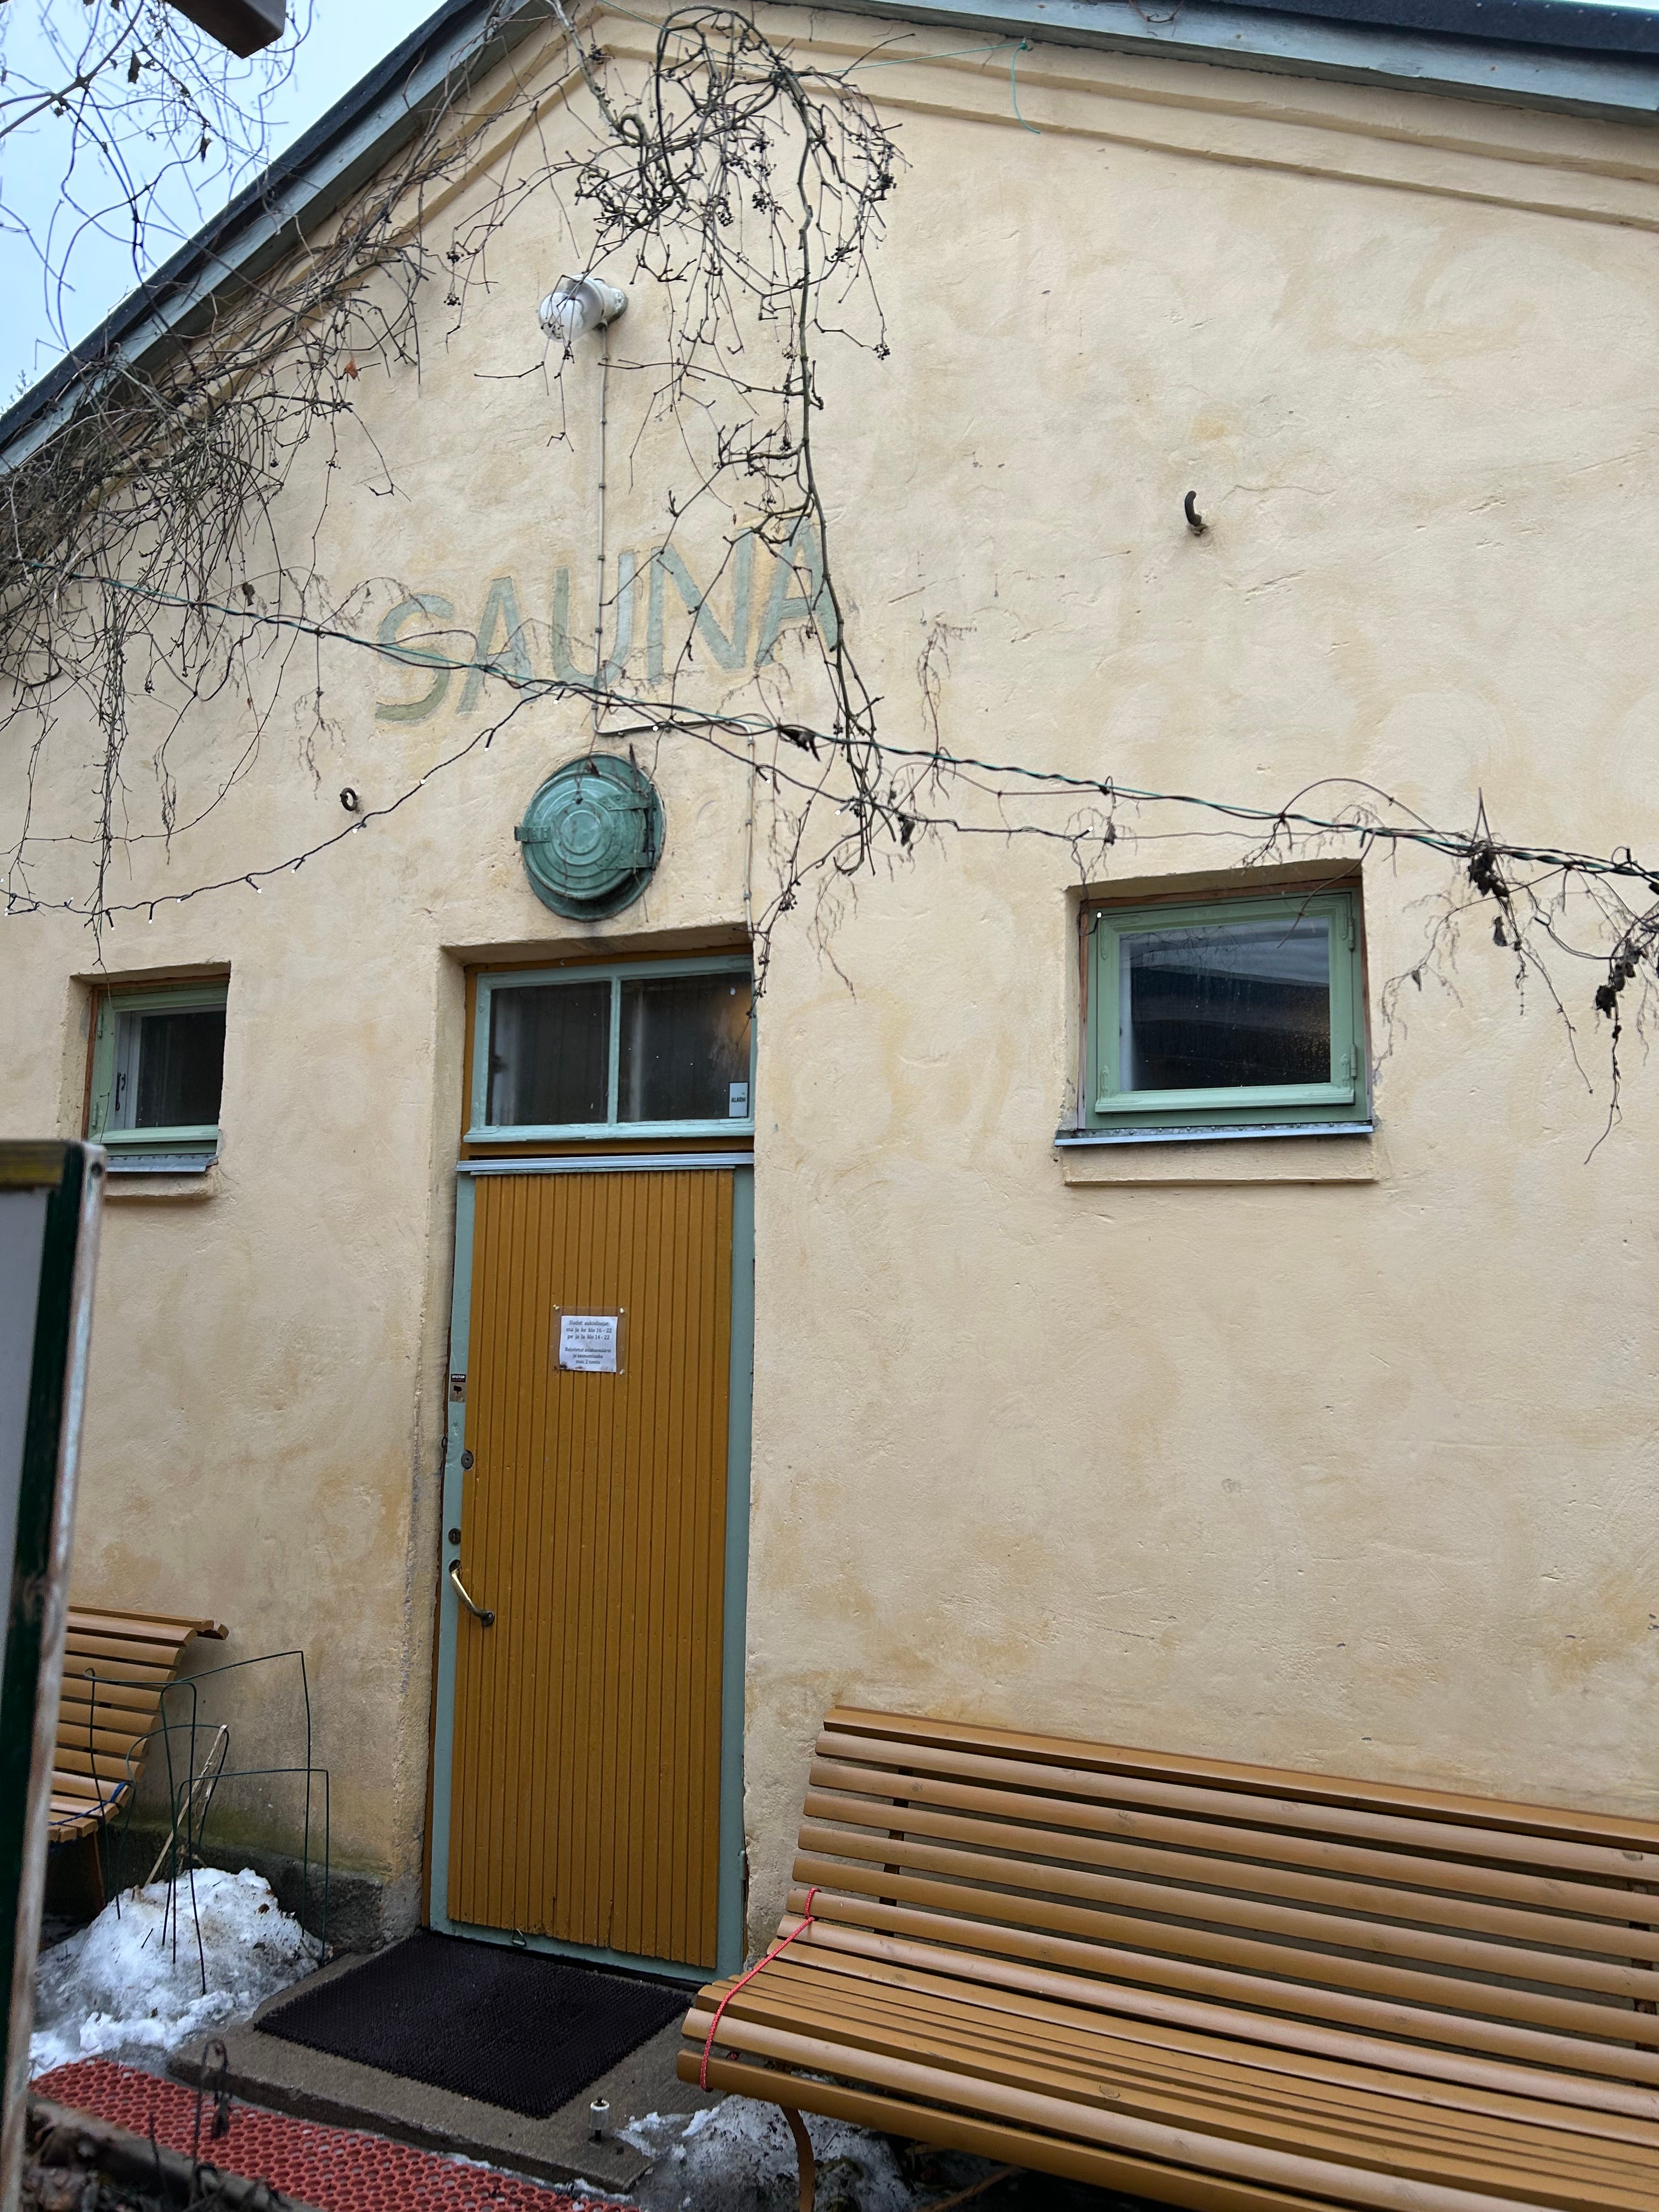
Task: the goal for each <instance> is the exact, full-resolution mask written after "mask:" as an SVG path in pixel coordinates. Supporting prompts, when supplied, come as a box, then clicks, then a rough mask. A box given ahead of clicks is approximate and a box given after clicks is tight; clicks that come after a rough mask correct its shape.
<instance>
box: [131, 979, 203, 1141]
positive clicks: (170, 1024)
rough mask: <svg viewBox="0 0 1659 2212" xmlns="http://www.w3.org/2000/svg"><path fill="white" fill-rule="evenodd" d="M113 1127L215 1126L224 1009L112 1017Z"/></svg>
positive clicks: (198, 1127) (196, 1127) (198, 1007)
mask: <svg viewBox="0 0 1659 2212" xmlns="http://www.w3.org/2000/svg"><path fill="white" fill-rule="evenodd" d="M116 1023H117V1026H116V1044H115V1084H114V1091H113V1095H112V1099H111V1103H110V1115H109V1124H108V1126H109V1127H111V1128H113V1129H202V1128H213V1127H216V1126H217V1124H218V1120H219V1094H220V1091H221V1089H222V1085H223V1082H224V1069H225V1010H224V1008H223V1007H222V1006H197V1007H189V1008H181V1009H179V1011H177V1012H158V1013H131V1014H120V1015H118V1016H117V1018H116Z"/></svg>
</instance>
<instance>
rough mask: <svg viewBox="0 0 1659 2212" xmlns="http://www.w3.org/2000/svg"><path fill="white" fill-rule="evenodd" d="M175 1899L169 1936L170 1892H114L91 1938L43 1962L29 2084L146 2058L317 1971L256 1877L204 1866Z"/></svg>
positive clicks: (158, 1888) (160, 1887)
mask: <svg viewBox="0 0 1659 2212" xmlns="http://www.w3.org/2000/svg"><path fill="white" fill-rule="evenodd" d="M192 1880H193V1883H194V1887H195V1893H196V1898H195V1912H194V1914H193V1915H192V1913H191V1881H192ZM177 1891H178V1915H177V1925H176V1929H175V1925H174V1919H173V1910H172V1897H173V1891H172V1888H171V1887H169V1885H168V1884H167V1883H166V1882H164V1881H157V1882H152V1883H150V1884H149V1887H147V1888H144V1889H129V1890H127V1891H125V1892H124V1893H123V1894H122V1895H121V1897H120V1898H118V1899H116V1900H115V1901H114V1902H112V1903H111V1904H109V1905H106V1906H105V1907H104V1909H103V1911H101V1912H100V1914H99V1916H98V1917H97V1918H96V1920H94V1922H93V1923H92V1925H91V1927H90V1928H83V1929H81V1930H80V1932H79V1933H78V1934H76V1935H74V1936H70V1938H69V1940H68V1942H64V1943H58V1944H56V1945H54V1947H53V1948H52V1949H51V1950H50V1951H48V1952H46V1954H45V1955H44V1956H43V1957H42V1959H41V1960H40V1969H39V1972H38V1973H37V1975H36V1978H35V1997H34V2025H35V2032H34V2034H33V2037H32V2038H31V2039H30V2042H29V2073H30V2075H31V2076H33V2075H39V2074H46V2073H49V2072H50V2071H51V2069H52V2068H53V2067H54V2066H65V2065H68V2064H70V2063H71V2062H72V2061H73V2060H75V2059H77V2058H91V2057H100V2056H107V2057H120V2056H126V2057H144V2056H148V2057H150V2058H152V2059H154V2058H155V2057H157V2056H159V2055H160V2054H161V2053H163V2052H166V2051H172V2050H174V2049H176V2048H177V2047H178V2045H180V2044H184V2043H190V2042H193V2041H195V2040H196V2039H198V2038H200V2037H204V2036H207V2035H210V2034H211V2033H214V2032H215V2031H216V2029H219V2028H222V2027H227V2026H228V2025H229V2024H230V2023H231V2022H232V2021H239V2020H246V2017H247V2016H248V2015H249V2014H250V2013H251V2012H252V2010H253V2009H254V2008H255V2006H256V2005H258V2004H261V2003H263V2002H264V1999H265V1998H266V1997H269V1996H275V1995H276V1992H277V1990H283V1989H286V1988H287V1987H288V1985H289V1983H290V1982H292V1981H295V1980H297V1978H299V1976H300V1975H301V1974H303V1973H306V1972H308V1971H309V1970H310V1968H311V1967H312V1966H313V1964H314V1963H315V1961H314V1960H313V1957H312V1954H311V1953H310V1951H309V1949H308V1948H307V1936H306V1934H305V1931H304V1930H303V1929H301V1926H300V1924H299V1923H298V1921H296V1920H291V1919H290V1918H289V1916H288V1914H287V1913H285V1912H284V1911H283V1910H282V1909H281V1907H280V1906H279V1905H277V1902H276V1898H275V1897H274V1896H273V1895H272V1893H271V1889H270V1883H269V1882H267V1881H265V1880H264V1876H263V1875H257V1874H254V1873H253V1872H252V1870H251V1869H246V1868H245V1869H243V1871H242V1872H241V1873H240V1874H224V1873H222V1872H221V1871H220V1870H219V1869H217V1868H216V1867H208V1868H202V1869H197V1873H196V1874H195V1875H194V1876H193V1877H192V1878H191V1879H185V1878H184V1877H181V1878H180V1879H179V1882H178V1884H177ZM198 1923H199V1925H200V1928H201V1937H202V1942H201V1950H200V1952H199V1953H198V1952H197V1945H196V1931H197V1924H198ZM175 1936H176V1941H175ZM204 1961H205V1964H206V1969H207V1990H206V1994H205V1995H204V1993H203V1989H202V1969H203V1964H204Z"/></svg>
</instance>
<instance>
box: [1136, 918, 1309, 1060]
mask: <svg viewBox="0 0 1659 2212" xmlns="http://www.w3.org/2000/svg"><path fill="white" fill-rule="evenodd" d="M1330 947H1331V917H1330V916H1329V915H1328V914H1317V915H1278V916H1275V917H1274V918H1273V919H1271V920H1269V919H1267V918H1266V917H1261V918H1258V919H1255V920H1245V919H1243V918H1241V919H1240V920H1239V921H1206V922H1196V923H1193V924H1190V925H1188V926H1184V927H1172V928H1169V929H1136V930H1132V931H1126V932H1125V933H1124V934H1123V935H1122V936H1121V938H1120V939H1119V940H1118V958H1119V962H1120V967H1119V971H1118V976H1119V1002H1118V1003H1119V1017H1118V1018H1119V1028H1118V1082H1119V1087H1120V1088H1121V1090H1124V1091H1220V1090H1229V1089H1236V1088H1239V1087H1241V1086H1243V1085H1255V1084H1267V1083H1273V1084H1284V1083H1328V1082H1329V1081H1330V1080H1331V986H1330V975H1331V968H1330V961H1331V950H1330Z"/></svg>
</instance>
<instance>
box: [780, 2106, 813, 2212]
mask: <svg viewBox="0 0 1659 2212" xmlns="http://www.w3.org/2000/svg"><path fill="white" fill-rule="evenodd" d="M783 2117H784V2118H785V2119H786V2120H787V2121H788V2123H789V2132H790V2134H791V2135H792V2136H793V2137H794V2138H795V2163H796V2165H797V2166H799V2169H800V2212H812V2200H813V2198H814V2197H815V2196H816V2195H817V2167H816V2166H814V2165H813V2163H812V2138H811V2136H809V2135H808V2134H807V2132H806V2123H805V2120H803V2119H802V2118H801V2116H800V2114H799V2112H797V2111H796V2110H795V2108H794V2106H793V2105H786V2106H784V2107H783Z"/></svg>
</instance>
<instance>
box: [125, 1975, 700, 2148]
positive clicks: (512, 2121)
mask: <svg viewBox="0 0 1659 2212" xmlns="http://www.w3.org/2000/svg"><path fill="white" fill-rule="evenodd" d="M355 1964H356V1960H352V1959H349V1958H347V1959H340V1960H337V1961H335V1962H334V1963H332V1964H331V1965H329V1966H325V1967H323V1968H322V1969H321V1970H320V1971H319V1972H318V1973H316V1974H313V1975H312V1976H311V1977H310V1978H308V1979H307V1981H304V1982H301V1983H296V1984H295V1988H294V1989H292V1990H283V1992H282V1994H281V1996H276V1997H273V1998H272V1999H271V2000H270V2003H268V2004H264V2005H262V2006H261V2007H260V2008H259V2010H258V2012H257V2013H255V2015H253V2019H252V2021H251V2022H250V2024H249V2025H248V2026H247V2027H240V2028H233V2029H231V2030H230V2032H229V2033H228V2034H227V2035H226V2036H225V2037H224V2039H223V2040H224V2044H225V2048H226V2051H227V2053H228V2058H229V2087H230V2090H231V2093H232V2094H233V2095H234V2096H236V2097H240V2098H242V2099H243V2100H246V2102H247V2103H248V2104H251V2105H264V2106H268V2107H270V2109H271V2110H273V2111H276V2112H292V2113H294V2114H295V2117H296V2118H300V2119H307V2120H319V2121H323V2122H325V2123H326V2124H328V2125H330V2126H331V2127H356V2128H362V2129H365V2130H368V2132H369V2133H371V2134H374V2135H382V2136H391V2137H392V2138H393V2140H394V2141H397V2142H408V2143H414V2144H416V2145H417V2146H418V2147H419V2148H422V2149H423V2150H435V2151H447V2152H449V2153H451V2154H454V2155H457V2156H459V2157H463V2158H475V2159H479V2160H483V2161H484V2162H485V2163H486V2164H488V2165H490V2166H503V2167H505V2168H506V2169H507V2171H508V2172H513V2173H524V2174H529V2175H531V2176H532V2177H533V2178H534V2179H537V2180H539V2181H557V2182H569V2181H584V2182H586V2183H588V2184H589V2185H591V2186H592V2187H594V2188H597V2189H614V2190H617V2191H628V2190H630V2189H631V2188H632V2187H633V2186H634V2185H635V2183H636V2182H637V2181H638V2180H639V2179H640V2177H641V2174H643V2173H644V2172H646V2170H647V2167H648V2166H649V2165H650V2163H651V2161H650V2160H649V2159H647V2158H646V2157H644V2156H643V2155H642V2154H641V2153H640V2152H638V2151H635V2150H631V2149H630V2148H629V2147H628V2145H627V2144H625V2143H622V2142H617V2140H616V2138H615V2136H614V2135H611V2136H606V2138H605V2141H603V2142H593V2140H592V2131H591V2129H590V2126H589V2120H588V2106H589V2105H590V2104H591V2103H592V2100H594V2099H595V2098H599V2097H603V2098H605V2099H606V2100H608V2102H609V2104H610V2106H611V2118H612V2122H613V2124H614V2125H615V2126H618V2127H620V2126H625V2125H626V2124H627V2123H628V2121H629V2119H630V2118H635V2117H636V2116H639V2115H641V2114H643V2113H646V2112H696V2111H697V2110H698V2109H699V2107H700V2106H704V2105H716V2104H718V2103H719V2102H720V2099H719V2098H718V2097H717V2096H714V2095H708V2096H705V2095H704V2094H703V2093H702V2091H701V2090H699V2089H697V2088H696V2087H693V2086H692V2085H691V2084H690V2083H688V2082H684V2081H679V2080H678V2079H677V2077H676V2075H675V2073H674V2057H675V2053H676V2051H678V2047H679V2041H680V2030H679V2026H678V2022H677V2021H671V2022H670V2024H669V2025H668V2026H667V2027H665V2028H663V2029H662V2030H661V2031H660V2033H658V2034H656V2035H653V2037H652V2038H651V2039H650V2041H649V2042H647V2043H644V2044H641V2046H640V2048H639V2049H638V2050H637V2051H633V2052H631V2053H630V2054H629V2057H626V2058H623V2059H621V2060H619V2061H618V2063H617V2064H616V2065H615V2066H613V2067H612V2068H611V2070H610V2071H609V2073H607V2074H604V2075H600V2076H599V2079H598V2080H597V2081H593V2082H592V2083H591V2084H590V2085H589V2086H588V2087H586V2089H584V2090H582V2091H581V2093H580V2095H579V2096H576V2097H574V2098H573V2099H572V2100H571V2101H570V2102H569V2103H568V2105H563V2106H561V2107H560V2108H559V2110H558V2111H557V2112H554V2113H552V2114H551V2115H550V2117H549V2118H546V2119H544V2120H532V2119H526V2118H525V2116H524V2115H523V2114H522V2113H521V2112H507V2111H506V2110H504V2109H503V2108H502V2107H501V2106H495V2105H486V2104H482V2103H480V2102H478V2101H477V2100H475V2099H473V2098H471V2097H460V2096H457V2095H455V2094H454V2093H453V2092H452V2091H450V2090H447V2089H434V2088H428V2087H427V2085H426V2084H425V2083H424V2082H422V2081H405V2080H404V2079H403V2077H402V2076H401V2075H396V2074H385V2073H382V2072H381V2071H380V2069H379V2068H378V2067H375V2066H360V2065H357V2064H356V2063H353V2062H352V2061H350V2060H349V2059H343V2058H335V2057H331V2056H330V2054H329V2053H328V2052H326V2051H312V2050H308V2049H307V2047H306V2045H303V2044H299V2043H289V2042H285V2041H284V2040H283V2039H282V2038H281V2037H279V2036H275V2035H265V2034H262V2033H261V2032H260V2028H259V2021H260V2020H261V2019H262V2018H263V2016H264V2015H265V2014H266V2013H267V2012H269V2011H270V2008H271V2006H273V2005H276V2004H281V2003H284V2002H286V2001H287V2000H288V1998H289V1997H290V1996H293V1995H295V1991H296V1990H301V1989H310V1988H313V1987H315V1986H316V1984H318V1983H319V1982H321V1981H324V1980H327V1979H330V1978H332V1977H333V1976H334V1975H336V1974H338V1973H343V1972H349V1969H350V1968H351V1966H354V1965H355ZM687 1996H688V2001H689V1998H690V1990H688V1991H687ZM169 2070H170V2071H171V2072H172V2073H173V2075H175V2076H176V2078H177V2079H178V2080H179V2081H187V2082H189V2083H190V2084H191V2086H192V2087H194V2086H195V2085H196V2083H197V2082H198V2081H199V2080H200V2079H201V2073H202V2054H201V2051H199V2050H197V2049H192V2050H191V2051H187V2052H186V2051H181V2052H179V2053H177V2054H175V2056H174V2057H173V2058H172V2059H171V2061H170V2062H169Z"/></svg>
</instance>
